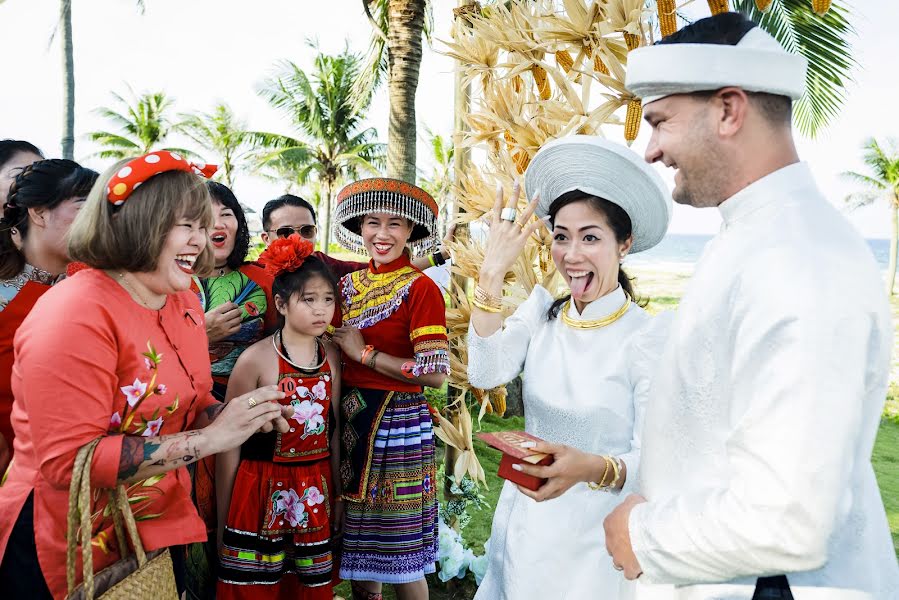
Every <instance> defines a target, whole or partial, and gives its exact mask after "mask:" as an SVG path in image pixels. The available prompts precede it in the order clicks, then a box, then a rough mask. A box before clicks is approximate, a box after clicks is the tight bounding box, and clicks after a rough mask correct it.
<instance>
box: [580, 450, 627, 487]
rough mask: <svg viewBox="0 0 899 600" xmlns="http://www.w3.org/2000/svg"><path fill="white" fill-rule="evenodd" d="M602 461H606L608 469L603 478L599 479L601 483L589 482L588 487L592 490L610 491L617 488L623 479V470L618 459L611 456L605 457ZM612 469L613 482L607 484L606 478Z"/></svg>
mask: <svg viewBox="0 0 899 600" xmlns="http://www.w3.org/2000/svg"><path fill="white" fill-rule="evenodd" d="M602 459H603V460H604V461H606V468H605V470H604V471H603V473H602V477H600V478H599V483H597V482H595V481H588V482H587V487H589V488H590V489H591V490H597V491H608V490H610V489H614V488H615V486H616V485H618V480H619V479H620V478H621V470H622V469H621V463H619V462H618V459H617V458H613V457H611V456H603V457H602ZM610 469H611V471H612V480H611V481H610V482H609V483H606V477H608V475H609V470H610Z"/></svg>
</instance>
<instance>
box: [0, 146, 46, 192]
mask: <svg viewBox="0 0 899 600" xmlns="http://www.w3.org/2000/svg"><path fill="white" fill-rule="evenodd" d="M22 153H31V154H37V155H38V156H40V157H41V158H44V153H43V152H41V151H40V149H39V148H38V147H37V146H35V145H34V144H32V143H30V142H26V141H25V140H9V139H7V140H0V167H3V165H5V164H6V163H8V162H9V161H10V160H11V159H12V158H13V157H14V156H15V155H16V154H22ZM0 200H4V201H5V200H6V198H0Z"/></svg>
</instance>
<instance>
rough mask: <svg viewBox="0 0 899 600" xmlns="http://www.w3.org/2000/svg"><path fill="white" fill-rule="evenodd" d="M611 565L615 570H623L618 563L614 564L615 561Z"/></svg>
mask: <svg viewBox="0 0 899 600" xmlns="http://www.w3.org/2000/svg"><path fill="white" fill-rule="evenodd" d="M612 567H613V568H614V569H615V570H616V571H624V567H622V566H619V565H616V564H615V563H612Z"/></svg>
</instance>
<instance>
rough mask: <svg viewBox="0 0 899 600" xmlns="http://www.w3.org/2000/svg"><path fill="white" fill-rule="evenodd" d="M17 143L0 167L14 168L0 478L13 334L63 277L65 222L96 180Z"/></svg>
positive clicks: (2, 298)
mask: <svg viewBox="0 0 899 600" xmlns="http://www.w3.org/2000/svg"><path fill="white" fill-rule="evenodd" d="M17 144H26V146H22V148H24V150H20V151H18V152H17V153H16V154H15V155H14V156H12V157H9V154H7V156H8V160H7V162H6V163H5V165H4V166H3V167H2V168H0V170H2V172H3V173H4V174H8V173H10V172H11V171H18V174H17V175H16V177H15V179H14V181H13V184H12V186H11V188H10V189H9V192H8V194H7V195H6V197H5V201H4V204H3V216H2V217H0V477H2V474H3V473H4V472H5V471H6V467H7V466H8V465H9V461H10V460H11V458H12V451H13V439H14V437H15V434H14V432H13V430H12V425H11V423H10V412H11V411H12V403H13V395H12V388H11V387H10V377H11V375H12V366H13V337H14V336H15V333H16V331H17V330H18V328H19V326H20V325H21V324H22V321H24V320H25V317H26V316H27V315H28V313H29V312H30V311H31V309H32V307H33V306H34V304H35V302H37V300H38V298H40V297H41V296H42V295H43V294H44V293H45V292H46V291H47V290H49V289H50V286H52V285H53V284H54V283H56V282H58V281H59V280H60V279H62V278H63V277H64V276H65V272H66V265H68V263H69V254H68V249H67V248H66V238H67V235H68V231H69V227H70V226H71V224H72V221H73V220H74V219H75V215H77V214H78V210H79V209H80V208H81V206H82V205H83V204H84V199H85V197H86V196H87V194H88V192H89V191H90V189H91V186H92V185H93V184H94V182H95V181H96V180H97V173H96V172H94V171H91V170H90V169H85V168H84V167H82V166H80V165H79V164H78V163H75V162H72V161H71V160H62V159H51V160H38V161H37V162H31V163H29V162H28V161H31V159H33V158H35V157H36V156H37V154H35V153H33V152H31V151H30V150H28V147H31V148H32V149H34V150H37V149H36V148H34V147H33V146H31V144H27V142H17ZM4 145H6V146H7V148H6V149H8V146H9V143H8V142H7V141H4V142H0V151H3V150H4ZM14 147H17V148H18V147H19V146H14ZM0 160H2V158H0ZM25 163H27V164H25ZM16 164H25V166H23V167H16V166H14V165H16ZM10 165H13V166H10ZM2 180H3V177H0V187H2V186H3V181H2Z"/></svg>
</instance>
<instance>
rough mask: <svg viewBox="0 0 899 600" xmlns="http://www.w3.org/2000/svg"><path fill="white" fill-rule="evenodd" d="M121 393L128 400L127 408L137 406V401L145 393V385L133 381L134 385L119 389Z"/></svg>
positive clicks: (138, 381)
mask: <svg viewBox="0 0 899 600" xmlns="http://www.w3.org/2000/svg"><path fill="white" fill-rule="evenodd" d="M120 389H121V390H122V393H123V394H125V398H127V400H128V406H134V405H135V404H137V401H138V400H140V399H141V397H142V396H143V395H144V394H145V393H147V384H146V383H143V382H142V381H141V380H140V379H135V380H134V383H132V384H131V385H126V386H125V387H123V388H120Z"/></svg>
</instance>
